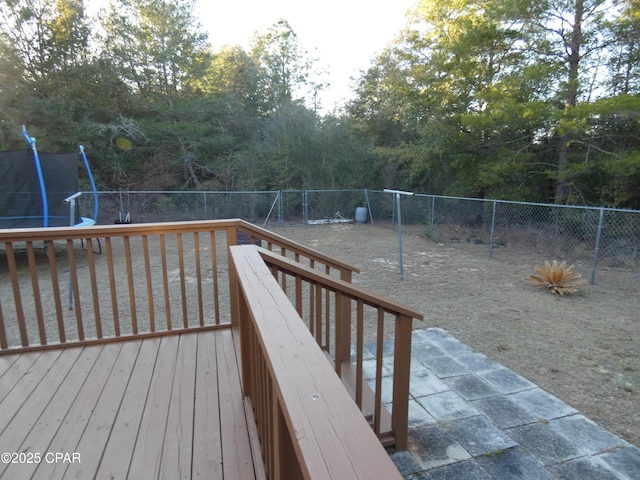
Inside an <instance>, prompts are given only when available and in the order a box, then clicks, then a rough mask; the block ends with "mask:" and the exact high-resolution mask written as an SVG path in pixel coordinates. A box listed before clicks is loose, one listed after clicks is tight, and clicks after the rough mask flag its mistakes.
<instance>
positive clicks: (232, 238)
mask: <svg viewBox="0 0 640 480" xmlns="http://www.w3.org/2000/svg"><path fill="white" fill-rule="evenodd" d="M212 235H215V232H212ZM237 244H238V227H237V225H232V226H230V227H227V264H228V266H229V303H230V308H231V312H230V313H231V325H232V326H233V327H238V326H239V323H238V322H239V320H240V303H239V302H240V300H239V292H238V288H240V287H239V284H238V273H237V272H236V270H235V268H233V262H232V261H231V251H230V249H229V247H231V246H232V245H237Z"/></svg>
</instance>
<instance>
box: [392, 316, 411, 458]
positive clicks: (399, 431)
mask: <svg viewBox="0 0 640 480" xmlns="http://www.w3.org/2000/svg"><path fill="white" fill-rule="evenodd" d="M411 322H412V319H411V317H408V316H406V315H398V316H397V317H396V328H395V341H394V349H393V357H394V359H393V400H392V402H393V403H392V405H393V408H392V413H391V430H392V431H393V433H394V435H395V440H396V448H397V449H398V450H406V449H407V436H408V429H409V426H408V423H409V398H408V394H409V375H410V373H409V372H410V370H411Z"/></svg>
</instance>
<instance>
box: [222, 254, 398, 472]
mask: <svg viewBox="0 0 640 480" xmlns="http://www.w3.org/2000/svg"><path fill="white" fill-rule="evenodd" d="M230 251H231V258H232V262H231V265H232V269H233V271H234V273H233V278H235V279H236V282H235V285H236V289H237V296H236V299H237V301H238V307H237V308H236V309H234V311H236V312H237V313H238V315H239V317H240V318H238V319H237V322H234V323H236V324H237V325H238V333H239V336H240V342H241V352H242V354H241V366H242V378H243V383H242V386H243V391H244V394H245V395H246V396H247V397H248V398H249V399H250V402H251V404H252V407H253V412H254V415H255V417H256V420H257V430H258V437H259V439H260V444H261V448H262V452H263V458H264V461H265V466H266V472H267V477H268V478H270V479H273V480H280V479H294V480H295V479H307V480H315V479H384V480H391V479H397V480H399V479H400V478H401V476H400V473H399V472H398V470H397V469H396V467H395V465H394V464H393V462H392V461H391V460H390V458H389V456H388V454H387V453H386V451H385V450H384V449H383V448H382V446H381V445H380V443H379V441H378V439H377V438H376V436H375V435H374V433H373V431H372V430H371V429H370V427H369V425H368V423H367V422H366V420H365V419H364V417H363V416H362V414H361V413H360V411H359V409H358V408H357V407H356V405H355V403H354V402H353V401H352V400H351V398H350V397H349V395H348V393H347V392H346V390H345V389H344V387H343V385H342V383H341V382H340V380H339V378H338V377H337V376H336V375H335V374H334V372H333V371H332V369H331V367H330V364H329V363H328V362H327V361H326V359H325V356H324V354H323V353H322V351H321V350H320V348H318V346H317V345H316V343H315V340H314V338H313V337H312V336H311V334H310V333H309V331H308V330H307V328H306V327H305V326H304V324H303V322H302V321H301V319H300V317H299V316H298V314H297V312H296V311H295V309H294V308H293V306H292V305H291V303H290V301H289V299H288V298H287V296H286V295H285V294H284V293H283V291H282V289H281V288H280V287H279V286H278V284H277V282H276V280H275V279H274V277H273V276H272V273H271V271H270V270H269V269H268V268H267V266H266V265H265V263H264V261H263V259H262V257H261V256H260V254H259V250H258V249H257V248H256V247H251V246H232V247H231V248H230ZM234 333H235V332H234Z"/></svg>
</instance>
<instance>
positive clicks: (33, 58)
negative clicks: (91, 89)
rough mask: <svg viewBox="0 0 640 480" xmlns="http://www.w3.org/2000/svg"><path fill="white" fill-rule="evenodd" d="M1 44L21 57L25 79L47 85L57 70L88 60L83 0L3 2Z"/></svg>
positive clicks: (0, 11) (87, 31)
mask: <svg viewBox="0 0 640 480" xmlns="http://www.w3.org/2000/svg"><path fill="white" fill-rule="evenodd" d="M0 16H1V18H2V20H3V22H2V27H0V29H1V33H2V36H1V42H2V48H3V50H6V51H13V52H15V54H16V55H17V56H18V57H20V58H21V59H22V63H23V68H24V80H25V81H32V82H40V84H39V87H40V88H44V86H45V85H46V83H47V82H45V81H44V80H51V79H52V78H53V77H54V76H55V75H56V74H57V73H59V72H61V71H64V70H66V69H69V68H72V67H74V66H76V65H79V64H82V63H83V62H86V61H87V59H88V57H89V51H88V43H89V27H88V24H87V18H86V16H85V11H84V5H83V2H82V0H16V1H4V2H2V3H0Z"/></svg>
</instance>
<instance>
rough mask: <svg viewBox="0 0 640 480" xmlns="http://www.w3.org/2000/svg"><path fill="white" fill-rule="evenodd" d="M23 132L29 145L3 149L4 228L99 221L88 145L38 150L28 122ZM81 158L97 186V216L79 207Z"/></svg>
mask: <svg viewBox="0 0 640 480" xmlns="http://www.w3.org/2000/svg"><path fill="white" fill-rule="evenodd" d="M22 134H23V136H24V138H25V140H26V141H27V143H28V144H29V148H26V149H24V150H18V151H13V152H0V178H1V179H2V181H1V182H0V228H1V229H8V228H39V227H41V228H47V227H65V226H67V227H69V226H89V225H95V224H96V222H97V219H98V192H97V190H96V186H95V182H94V180H93V175H92V174H91V169H90V168H89V162H88V160H87V157H86V155H85V152H84V147H83V146H82V145H79V148H78V151H77V152H73V153H38V151H37V149H36V139H35V138H32V137H29V135H28V134H27V131H26V129H25V127H24V126H23V127H22ZM80 159H81V160H82V163H83V164H84V169H85V170H86V172H87V175H88V177H89V182H90V183H91V188H92V190H93V207H94V208H93V217H82V216H81V215H80V212H79V209H78V208H76V200H77V198H78V197H79V196H80V192H79V191H78V190H79V187H78V161H79V160H80Z"/></svg>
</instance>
